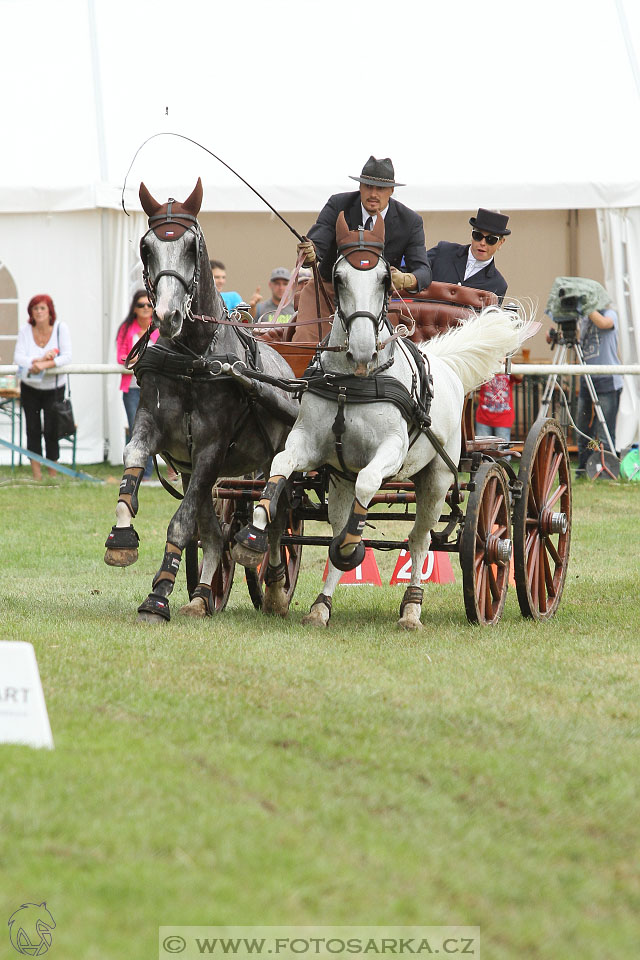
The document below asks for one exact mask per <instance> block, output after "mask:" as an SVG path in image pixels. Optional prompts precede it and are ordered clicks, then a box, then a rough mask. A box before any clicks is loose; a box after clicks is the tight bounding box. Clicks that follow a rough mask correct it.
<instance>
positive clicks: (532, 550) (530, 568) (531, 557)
mask: <svg viewBox="0 0 640 960" xmlns="http://www.w3.org/2000/svg"><path fill="white" fill-rule="evenodd" d="M537 539H538V538H537V537H535V538H532V540H531V545H530V547H529V554H528V559H527V581H528V584H529V593H530V594H532V593H533V583H534V580H535V578H536V576H537V570H538V543H537V542H536V541H537Z"/></svg>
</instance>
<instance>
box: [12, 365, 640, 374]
mask: <svg viewBox="0 0 640 960" xmlns="http://www.w3.org/2000/svg"><path fill="white" fill-rule="evenodd" d="M17 372H18V367H17V366H16V365H15V363H6V364H4V365H2V364H0V377H6V376H11V374H15V373H17ZM511 372H512V373H518V374H523V375H524V376H534V375H535V376H540V375H542V376H543V377H544V376H550V375H551V374H558V375H560V376H563V377H565V376H570V377H582V376H584V375H585V374H586V373H590V374H591V375H592V376H598V375H600V374H607V373H619V374H621V375H622V374H631V375H632V376H639V375H640V363H626V364H619V365H618V366H603V365H602V364H595V363H593V364H585V365H581V364H577V363H562V364H553V363H513V364H512V365H511ZM63 373H73V374H74V375H75V374H78V373H80V374H82V373H93V374H95V373H100V374H110V373H117V374H120V375H122V374H123V373H131V370H127V368H126V367H121V366H120V365H119V364H117V363H69V364H67V366H66V367H52V368H51V369H50V370H45V376H52V377H54V376H56V375H57V376H61V375H62V374H63Z"/></svg>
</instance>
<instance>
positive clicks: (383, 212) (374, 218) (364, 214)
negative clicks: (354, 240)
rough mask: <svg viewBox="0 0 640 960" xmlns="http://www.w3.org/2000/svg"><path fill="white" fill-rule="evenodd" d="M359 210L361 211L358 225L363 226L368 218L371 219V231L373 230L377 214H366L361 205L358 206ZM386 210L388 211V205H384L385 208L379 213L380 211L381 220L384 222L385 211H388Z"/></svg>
mask: <svg viewBox="0 0 640 960" xmlns="http://www.w3.org/2000/svg"><path fill="white" fill-rule="evenodd" d="M360 209H361V210H362V220H361V221H360V223H361V224H362V225H363V226H364V225H365V223H366V222H367V220H368V219H369V217H373V223H372V224H371V229H372V230H373V228H374V227H375V225H376V220H377V219H378V214H377V213H376V214H373V213H367V211H366V210H365V208H364V207H363V206H362V203H361V204H360ZM388 209H389V204H387V205H386V207H385V208H384V210H381V211H380V216H381V217H382V219H383V220H384V219H385V217H386V216H387V210H388Z"/></svg>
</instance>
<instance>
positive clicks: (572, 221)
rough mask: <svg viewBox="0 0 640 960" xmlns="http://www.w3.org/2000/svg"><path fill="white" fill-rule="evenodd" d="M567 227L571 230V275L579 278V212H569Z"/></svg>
mask: <svg viewBox="0 0 640 960" xmlns="http://www.w3.org/2000/svg"><path fill="white" fill-rule="evenodd" d="M567 226H568V228H569V237H568V241H569V273H568V276H570V277H577V276H578V211H577V210H567Z"/></svg>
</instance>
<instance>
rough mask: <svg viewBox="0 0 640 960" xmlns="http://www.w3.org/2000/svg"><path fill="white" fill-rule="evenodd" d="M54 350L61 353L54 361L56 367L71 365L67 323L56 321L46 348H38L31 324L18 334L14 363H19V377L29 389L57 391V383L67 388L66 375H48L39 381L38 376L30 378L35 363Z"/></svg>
mask: <svg viewBox="0 0 640 960" xmlns="http://www.w3.org/2000/svg"><path fill="white" fill-rule="evenodd" d="M54 348H55V349H57V350H59V351H60V353H59V354H58V356H57V357H56V358H55V359H54V361H53V362H54V365H55V366H56V367H62V366H64V365H65V364H67V363H71V337H70V335H69V328H68V327H67V325H66V323H64V322H63V321H61V320H56V322H55V323H54V325H53V326H52V328H51V336H50V337H49V340H48V341H47V342H46V343H45V345H44V347H39V346H38V344H37V343H36V341H35V340H34V338H33V327H32V326H31V324H30V323H25V325H24V327H22V329H21V330H20V332H19V333H18V339H17V341H16V349H15V353H14V355H13V362H14V363H17V365H18V367H19V368H20V370H19V376H20V379H21V381H22V382H23V383H26V384H27V386H29V387H33V388H34V389H35V390H55V389H56V383H57V386H58V387H62V386H66V383H67V376H66V374H65V375H64V376H60V377H57V378H56V377H52V376H48V375H46V376H44V377H42V378H39V379H36V377H37V376H38V375H37V374H36V377H30V376H29V370H30V368H31V364H32V363H33V361H34V360H39V359H40V357H43V356H44V354H45V353H48V352H49V350H53V349H54Z"/></svg>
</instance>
